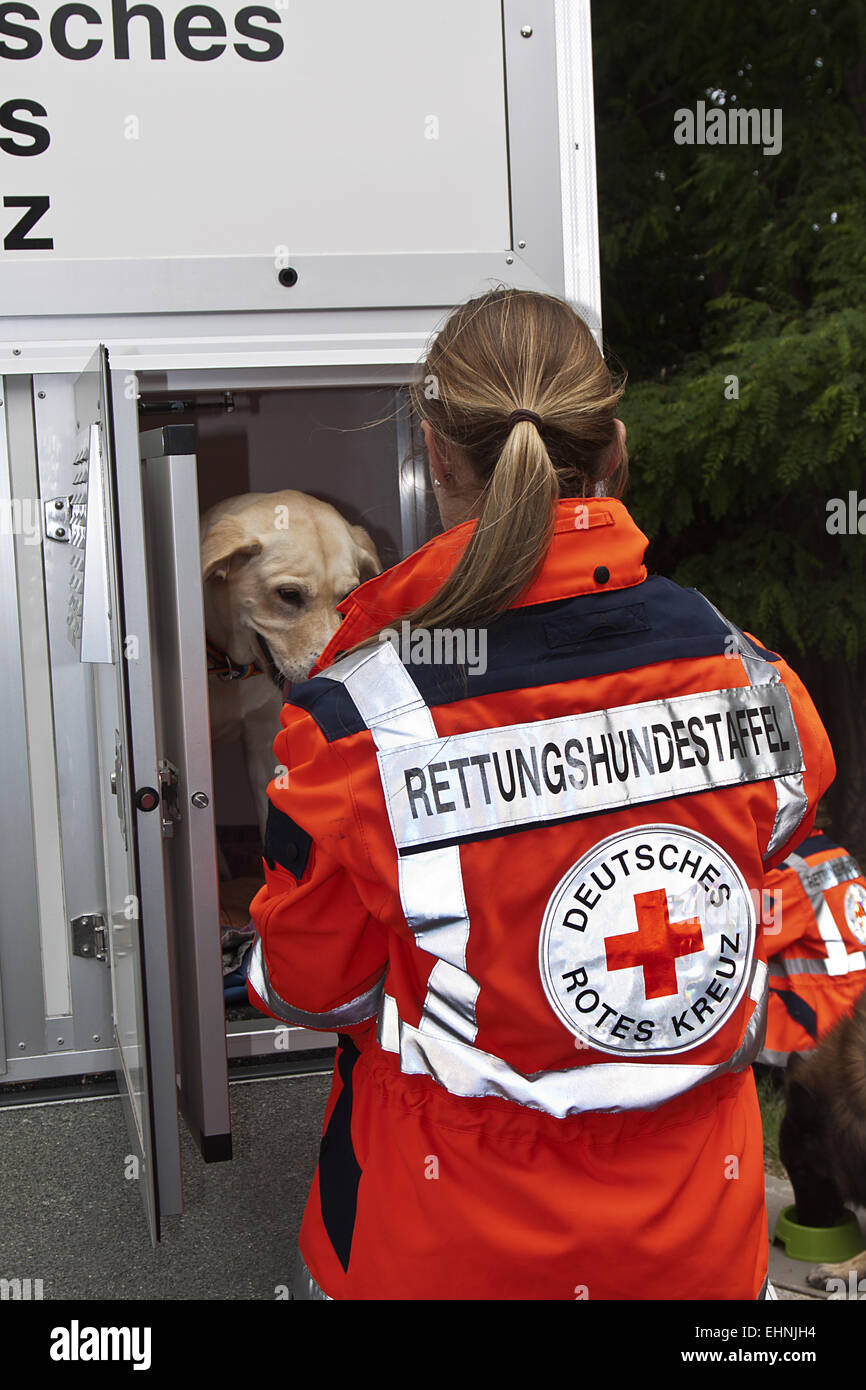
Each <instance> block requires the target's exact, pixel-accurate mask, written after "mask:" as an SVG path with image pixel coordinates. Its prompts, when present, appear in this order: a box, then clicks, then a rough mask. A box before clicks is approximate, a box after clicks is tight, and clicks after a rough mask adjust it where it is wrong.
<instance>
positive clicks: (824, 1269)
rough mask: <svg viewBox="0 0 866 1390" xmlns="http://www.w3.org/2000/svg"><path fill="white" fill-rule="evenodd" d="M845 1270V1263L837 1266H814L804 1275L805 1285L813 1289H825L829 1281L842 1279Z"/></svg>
mask: <svg viewBox="0 0 866 1390" xmlns="http://www.w3.org/2000/svg"><path fill="white" fill-rule="evenodd" d="M847 1270H848V1266H847V1263H845V1264H838V1265H815V1266H814V1268H813V1269H810V1270H809V1273H808V1274H807V1275H806V1283H807V1284H809V1285H810V1286H811V1287H812V1288H813V1289H825V1288H826V1287H827V1284H828V1282H829V1280H831V1279H844V1278H845V1276H846V1274H847Z"/></svg>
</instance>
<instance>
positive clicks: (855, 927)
mask: <svg viewBox="0 0 866 1390" xmlns="http://www.w3.org/2000/svg"><path fill="white" fill-rule="evenodd" d="M845 921H846V922H847V923H848V926H849V927H850V928H851V930H852V932H853V933H854V935H855V936H856V938H857V940H858V941H862V942H863V944H864V945H866V888H864V887H863V884H862V883H852V884H851V885H850V887H849V888H848V889H847V891H846V893H845Z"/></svg>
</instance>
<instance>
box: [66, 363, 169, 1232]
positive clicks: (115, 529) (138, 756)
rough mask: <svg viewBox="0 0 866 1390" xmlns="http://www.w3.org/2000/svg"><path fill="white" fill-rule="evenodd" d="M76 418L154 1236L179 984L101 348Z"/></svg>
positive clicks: (86, 620) (83, 558) (132, 1105)
mask: <svg viewBox="0 0 866 1390" xmlns="http://www.w3.org/2000/svg"><path fill="white" fill-rule="evenodd" d="M75 414H76V426H77V431H78V433H77V450H76V473H75V481H74V486H73V494H72V498H71V503H72V505H71V509H70V510H71V516H70V524H71V526H72V529H73V533H74V535H73V540H77V542H78V544H77V547H76V548H77V564H76V565H75V569H74V571H73V579H72V593H71V596H70V598H71V602H70V624H71V625H72V627H73V629H74V637H75V640H76V642H78V643H80V658H81V660H82V661H83V662H88V663H90V665H91V670H92V677H93V696H94V705H95V711H96V724H97V741H98V754H99V801H100V814H101V819H102V840H103V848H104V860H105V892H106V919H105V950H106V953H107V957H108V962H109V967H110V970H111V989H112V1004H113V1016H114V1031H115V1041H116V1045H117V1049H118V1054H119V1059H120V1061H119V1067H118V1085H119V1089H120V1092H121V1095H122V1096H123V1097H124V1108H125V1111H126V1116H127V1125H128V1129H129V1139H130V1146H131V1151H130V1154H129V1155H128V1157H127V1160H126V1171H127V1176H129V1177H130V1178H133V1179H134V1178H137V1179H138V1181H139V1182H140V1184H141V1194H142V1199H143V1203H144V1209H145V1213H146V1217H147V1223H148V1228H149V1230H150V1235H151V1240H152V1241H153V1243H154V1244H156V1242H157V1241H158V1239H159V1235H160V1215H161V1214H166V1213H172V1212H174V1213H176V1212H180V1211H181V1210H182V1187H181V1167H180V1143H179V1133H178V1120H177V1098H176V1088H175V1062H174V1040H173V1031H172V1013H171V997H170V988H171V986H170V970H169V960H168V946H167V939H166V900H165V886H164V876H163V871H162V842H161V834H160V826H159V800H160V798H159V790H158V786H159V784H158V776H157V766H156V740H155V715H154V701H153V679H152V673H151V669H150V634H149V630H148V616H147V602H146V571H145V551H144V521H143V511H142V505H141V483H140V477H139V469H140V464H139V458H138V448H137V440H138V434H137V422H136V409H135V399H134V394H133V393H125V392H124V391H123V389H122V386H120V387H119V386H118V385H117V384H116V383H112V381H111V378H110V374H109V367H108V354H107V351H106V349H105V348H104V347H99V348H98V349H97V351H96V353H95V354H94V356H93V358H92V359H91V361H90V363H89V364H88V367H87V369H86V370H85V371H84V372H83V373H82V375H81V376H80V377H79V378H78V380H77V381H76V385H75ZM76 528H78V530H77V532H76ZM121 537H123V543H122V545H121Z"/></svg>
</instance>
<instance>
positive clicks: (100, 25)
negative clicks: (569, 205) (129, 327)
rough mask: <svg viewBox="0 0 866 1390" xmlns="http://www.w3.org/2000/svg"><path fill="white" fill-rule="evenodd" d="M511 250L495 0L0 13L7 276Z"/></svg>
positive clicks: (2, 236) (310, 1)
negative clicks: (30, 265)
mask: <svg viewBox="0 0 866 1390" xmlns="http://www.w3.org/2000/svg"><path fill="white" fill-rule="evenodd" d="M509 240H510V227H509V203H508V168H507V139H506V113H505V86H504V74H503V43H502V17H501V8H500V4H499V0H473V3H472V4H471V5H466V4H465V3H464V2H463V0H437V4H436V5H435V6H431V5H430V4H429V3H427V0H377V3H376V4H375V5H373V6H370V5H360V4H358V3H357V0H328V3H326V4H323V3H322V2H321V0H275V2H274V3H272V4H246V5H245V4H241V3H230V0H222V2H221V3H215V4H181V3H172V2H171V0H147V2H146V3H134V0H74V2H73V3H65V4H56V3H54V0H2V3H0V266H2V264H3V263H4V262H8V261H27V262H33V261H40V260H51V261H54V260H70V259H71V260H76V259H86V260H89V261H93V260H97V261H102V260H106V259H112V260H113V259H135V260H138V259H144V258H166V257H169V258H170V257H215V256H222V257H225V256H263V257H268V258H272V259H274V260H275V261H276V262H277V263H279V262H280V259H281V258H282V259H283V260H284V263H285V264H288V263H289V261H290V258H291V257H292V256H293V255H295V254H300V255H305V254H306V255H310V254H322V253H324V254H335V255H341V254H356V253H379V254H386V255H387V254H393V253H398V252H403V253H425V252H429V251H432V250H435V251H436V252H439V253H441V252H450V251H454V252H474V251H487V250H490V249H491V248H493V247H506V246H508V245H509Z"/></svg>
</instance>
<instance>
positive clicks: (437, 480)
mask: <svg viewBox="0 0 866 1390" xmlns="http://www.w3.org/2000/svg"><path fill="white" fill-rule="evenodd" d="M433 486H434V487H441V486H442V484H441V483H440V481H439V479H438V478H434V479H433Z"/></svg>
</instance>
